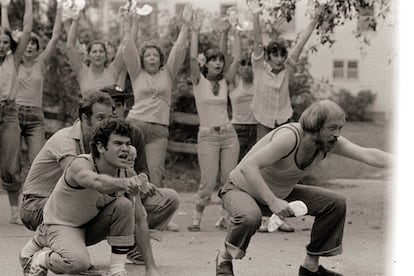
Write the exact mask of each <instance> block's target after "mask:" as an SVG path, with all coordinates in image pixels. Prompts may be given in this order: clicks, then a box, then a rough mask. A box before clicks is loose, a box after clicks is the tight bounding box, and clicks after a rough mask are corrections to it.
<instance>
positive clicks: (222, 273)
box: [216, 251, 234, 276]
mask: <svg viewBox="0 0 414 276" xmlns="http://www.w3.org/2000/svg"><path fill="white" fill-rule="evenodd" d="M219 255H220V251H219V252H217V256H216V276H234V272H233V263H232V262H231V261H223V262H221V263H220V264H219V263H218V261H219Z"/></svg>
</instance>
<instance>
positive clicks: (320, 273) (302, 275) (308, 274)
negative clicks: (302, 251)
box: [299, 265, 343, 276]
mask: <svg viewBox="0 0 414 276" xmlns="http://www.w3.org/2000/svg"><path fill="white" fill-rule="evenodd" d="M299 276H343V274H340V273H336V272H334V271H332V270H329V269H326V268H324V267H323V266H321V265H320V266H319V268H318V270H317V271H316V272H312V271H310V270H308V269H306V268H305V267H303V266H300V267H299Z"/></svg>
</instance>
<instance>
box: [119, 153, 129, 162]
mask: <svg viewBox="0 0 414 276" xmlns="http://www.w3.org/2000/svg"><path fill="white" fill-rule="evenodd" d="M118 158H119V159H121V160H124V161H127V160H128V154H127V153H121V154H120V155H118Z"/></svg>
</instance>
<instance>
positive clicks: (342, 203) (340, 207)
mask: <svg viewBox="0 0 414 276" xmlns="http://www.w3.org/2000/svg"><path fill="white" fill-rule="evenodd" d="M332 205H333V208H334V210H335V213H337V214H338V215H343V216H344V215H345V214H346V198H345V197H344V196H343V195H342V194H339V193H335V195H334V196H333V197H332Z"/></svg>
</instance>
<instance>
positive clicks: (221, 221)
mask: <svg viewBox="0 0 414 276" xmlns="http://www.w3.org/2000/svg"><path fill="white" fill-rule="evenodd" d="M228 224H229V223H228V221H227V219H226V218H223V217H221V218H220V219H219V220H218V221H217V222H216V224H215V225H214V227H216V228H218V229H220V230H222V231H227V227H228Z"/></svg>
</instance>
